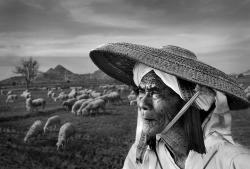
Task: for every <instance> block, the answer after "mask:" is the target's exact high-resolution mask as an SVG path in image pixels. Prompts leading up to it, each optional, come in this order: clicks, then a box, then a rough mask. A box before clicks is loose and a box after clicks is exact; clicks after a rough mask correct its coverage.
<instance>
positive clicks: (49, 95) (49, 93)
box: [47, 90, 55, 97]
mask: <svg viewBox="0 0 250 169" xmlns="http://www.w3.org/2000/svg"><path fill="white" fill-rule="evenodd" d="M52 93H55V91H54V90H49V91H48V94H47V95H48V97H52Z"/></svg>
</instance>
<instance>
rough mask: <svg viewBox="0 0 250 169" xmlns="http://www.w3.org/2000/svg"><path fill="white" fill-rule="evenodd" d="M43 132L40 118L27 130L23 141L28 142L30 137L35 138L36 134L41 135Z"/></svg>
mask: <svg viewBox="0 0 250 169" xmlns="http://www.w3.org/2000/svg"><path fill="white" fill-rule="evenodd" d="M42 133H43V123H42V121H41V120H37V121H35V122H34V123H33V124H32V126H31V127H30V129H29V130H28V132H27V134H26V136H25V138H24V143H25V144H26V143H29V142H30V141H31V138H37V137H38V135H41V134H42Z"/></svg>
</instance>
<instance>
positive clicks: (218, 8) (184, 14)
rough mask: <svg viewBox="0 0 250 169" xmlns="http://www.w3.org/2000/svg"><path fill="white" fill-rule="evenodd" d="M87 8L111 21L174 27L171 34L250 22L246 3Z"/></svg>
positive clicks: (210, 0) (213, 0)
mask: <svg viewBox="0 0 250 169" xmlns="http://www.w3.org/2000/svg"><path fill="white" fill-rule="evenodd" d="M89 6H90V8H91V9H92V10H94V11H95V13H101V14H103V15H107V16H109V17H111V18H112V17H116V18H120V19H121V20H122V19H125V18H126V19H131V20H132V21H133V20H136V21H138V22H139V23H144V24H147V25H150V26H151V27H154V26H155V27H160V26H161V27H164V26H165V27H166V28H175V31H178V29H179V30H180V31H183V30H187V31H189V29H190V28H191V30H192V31H193V28H196V29H197V30H198V31H201V30H200V29H201V28H202V29H205V30H206V29H209V28H213V27H225V26H226V27H227V26H235V25H236V26H240V25H239V24H240V23H241V22H246V21H247V22H248V21H249V20H250V13H249V11H250V2H249V1H247V0H245V1H235V0H220V1H218V0H188V1H187V0H186V1H183V0H153V1H152V0H136V1H135V0H122V1H112V2H111V3H106V2H93V3H91V4H90V5H89ZM248 25H249V22H248Z"/></svg>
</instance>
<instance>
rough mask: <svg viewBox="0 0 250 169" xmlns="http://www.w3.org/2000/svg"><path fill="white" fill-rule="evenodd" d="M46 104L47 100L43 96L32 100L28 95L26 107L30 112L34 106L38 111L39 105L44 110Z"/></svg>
mask: <svg viewBox="0 0 250 169" xmlns="http://www.w3.org/2000/svg"><path fill="white" fill-rule="evenodd" d="M45 105H46V101H45V100H44V99H42V98H38V99H35V100H32V99H31V97H28V98H27V99H26V108H27V111H28V112H30V111H31V110H32V109H34V108H36V111H38V107H39V106H42V107H43V110H44V108H45Z"/></svg>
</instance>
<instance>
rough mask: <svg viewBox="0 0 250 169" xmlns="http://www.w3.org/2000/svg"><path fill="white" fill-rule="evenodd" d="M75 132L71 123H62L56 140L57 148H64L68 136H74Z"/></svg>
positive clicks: (68, 138)
mask: <svg viewBox="0 0 250 169" xmlns="http://www.w3.org/2000/svg"><path fill="white" fill-rule="evenodd" d="M75 134H76V130H75V127H74V125H73V124H72V123H65V124H64V125H62V127H61V128H60V131H59V134H58V142H57V143H56V146H57V150H60V148H61V147H62V148H65V147H66V145H67V144H68V143H69V140H70V138H71V137H72V138H74V137H75Z"/></svg>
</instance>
